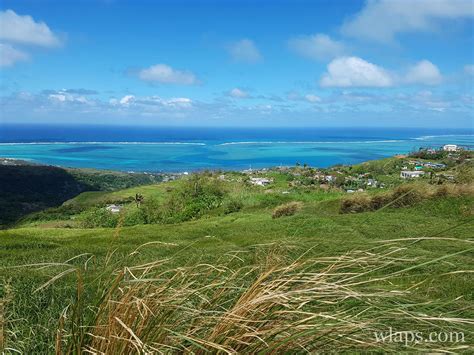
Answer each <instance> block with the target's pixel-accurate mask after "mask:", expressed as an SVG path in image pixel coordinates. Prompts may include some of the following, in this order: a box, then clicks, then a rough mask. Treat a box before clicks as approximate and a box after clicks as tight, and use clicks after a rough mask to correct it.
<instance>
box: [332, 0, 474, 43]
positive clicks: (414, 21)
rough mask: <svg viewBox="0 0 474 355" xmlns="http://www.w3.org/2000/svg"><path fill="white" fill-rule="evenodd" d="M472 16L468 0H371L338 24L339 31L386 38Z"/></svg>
mask: <svg viewBox="0 0 474 355" xmlns="http://www.w3.org/2000/svg"><path fill="white" fill-rule="evenodd" d="M473 16H474V6H473V4H472V0H417V1H411V0H398V1H393V0H373V1H367V3H366V5H365V6H364V8H363V9H362V10H361V11H360V12H359V13H357V14H356V15H355V16H354V17H353V18H352V19H350V20H348V21H346V22H345V23H344V25H343V26H342V29H341V31H342V33H343V34H345V35H347V36H351V37H356V38H362V39H368V40H374V41H380V42H390V41H393V39H394V38H395V36H396V35H397V34H399V33H406V32H415V31H420V32H428V31H433V30H436V29H437V28H438V27H439V21H440V20H453V19H459V18H468V17H473Z"/></svg>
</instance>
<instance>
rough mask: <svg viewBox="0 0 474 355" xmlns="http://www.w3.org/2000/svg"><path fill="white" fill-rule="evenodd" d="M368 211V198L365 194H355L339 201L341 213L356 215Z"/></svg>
mask: <svg viewBox="0 0 474 355" xmlns="http://www.w3.org/2000/svg"><path fill="white" fill-rule="evenodd" d="M370 209H371V207H370V198H369V197H368V196H367V195H366V194H355V195H353V196H352V197H351V198H345V199H343V200H342V201H341V212H342V213H358V212H364V211H367V210H370Z"/></svg>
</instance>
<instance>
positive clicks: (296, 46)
mask: <svg viewBox="0 0 474 355" xmlns="http://www.w3.org/2000/svg"><path fill="white" fill-rule="evenodd" d="M288 46H289V47H290V49H292V50H293V51H295V52H296V53H298V54H299V55H301V56H303V57H306V58H310V59H316V60H324V59H332V58H334V57H338V56H341V55H343V54H344V52H345V48H344V44H343V43H342V42H339V41H335V40H332V39H331V38H330V37H329V36H328V35H325V34H322V33H318V34H315V35H312V36H300V37H296V38H292V39H290V40H289V41H288Z"/></svg>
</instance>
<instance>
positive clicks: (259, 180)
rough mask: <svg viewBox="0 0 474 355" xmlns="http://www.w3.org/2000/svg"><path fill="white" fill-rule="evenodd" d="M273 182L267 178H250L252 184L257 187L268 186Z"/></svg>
mask: <svg viewBox="0 0 474 355" xmlns="http://www.w3.org/2000/svg"><path fill="white" fill-rule="evenodd" d="M271 182H272V180H270V179H267V178H258V177H253V178H250V183H251V184H252V185H256V186H267V185H268V184H270V183H271Z"/></svg>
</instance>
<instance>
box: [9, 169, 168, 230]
mask: <svg viewBox="0 0 474 355" xmlns="http://www.w3.org/2000/svg"><path fill="white" fill-rule="evenodd" d="M157 181H161V178H160V177H159V176H158V175H150V174H127V173H120V172H113V171H98V170H92V169H65V168H60V167H55V166H45V165H37V164H31V163H28V162H25V161H12V160H5V161H4V162H3V163H2V164H0V187H1V188H0V211H2V213H1V214H0V227H1V226H2V225H8V224H11V223H14V222H16V221H18V220H19V219H20V218H21V217H23V216H25V215H27V214H29V213H31V212H35V211H40V210H44V209H46V208H48V207H54V206H60V205H61V204H62V203H63V202H65V201H67V200H69V199H71V198H73V197H74V196H76V195H78V194H80V193H81V192H84V191H110V190H114V189H124V188H127V187H131V186H137V185H143V184H150V183H153V182H157Z"/></svg>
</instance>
